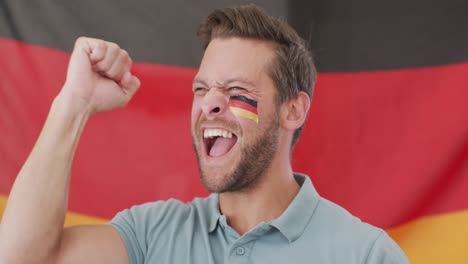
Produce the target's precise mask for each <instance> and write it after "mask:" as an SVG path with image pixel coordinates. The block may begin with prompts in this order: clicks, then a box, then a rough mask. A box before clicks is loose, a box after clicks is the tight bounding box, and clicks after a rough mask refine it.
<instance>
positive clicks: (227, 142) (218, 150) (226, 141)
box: [210, 137, 236, 157]
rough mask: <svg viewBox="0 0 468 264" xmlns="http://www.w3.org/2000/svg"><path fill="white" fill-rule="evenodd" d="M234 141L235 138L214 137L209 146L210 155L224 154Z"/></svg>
mask: <svg viewBox="0 0 468 264" xmlns="http://www.w3.org/2000/svg"><path fill="white" fill-rule="evenodd" d="M235 143H236V139H235V138H223V137H218V138H216V140H215V142H214V144H213V146H212V147H211V150H210V156H212V157H219V156H222V155H224V154H226V153H227V152H228V151H229V150H230V149H231V148H232V146H234V144H235Z"/></svg>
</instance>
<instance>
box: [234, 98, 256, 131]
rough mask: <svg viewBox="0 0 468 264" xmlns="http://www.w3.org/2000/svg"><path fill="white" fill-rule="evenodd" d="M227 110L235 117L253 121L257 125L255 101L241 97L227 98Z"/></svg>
mask: <svg viewBox="0 0 468 264" xmlns="http://www.w3.org/2000/svg"><path fill="white" fill-rule="evenodd" d="M229 110H230V111H231V113H233V114H234V115H236V116H241V117H244V118H248V119H251V120H253V121H254V122H255V123H257V124H258V113H257V101H255V100H253V99H250V98H247V97H245V96H242V95H233V96H231V97H229Z"/></svg>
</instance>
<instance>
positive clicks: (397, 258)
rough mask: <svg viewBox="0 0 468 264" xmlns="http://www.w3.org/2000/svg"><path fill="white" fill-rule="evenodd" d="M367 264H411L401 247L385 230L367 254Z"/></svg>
mask: <svg viewBox="0 0 468 264" xmlns="http://www.w3.org/2000/svg"><path fill="white" fill-rule="evenodd" d="M365 263H366V264H409V261H408V258H407V257H406V255H405V253H404V252H403V251H402V250H401V248H400V247H399V246H398V245H397V243H395V241H393V239H391V238H390V237H389V236H388V235H387V233H385V231H382V232H381V234H380V235H379V236H378V237H377V239H376V240H375V242H374V244H373V246H372V247H371V249H370V252H369V255H368V256H367V260H366V262H365Z"/></svg>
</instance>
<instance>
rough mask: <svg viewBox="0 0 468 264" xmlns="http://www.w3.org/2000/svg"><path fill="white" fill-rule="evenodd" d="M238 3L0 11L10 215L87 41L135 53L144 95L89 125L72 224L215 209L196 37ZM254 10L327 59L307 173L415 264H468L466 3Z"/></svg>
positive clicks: (292, 4)
mask: <svg viewBox="0 0 468 264" xmlns="http://www.w3.org/2000/svg"><path fill="white" fill-rule="evenodd" d="M238 3H244V1H229V0H224V1H216V0H211V1H181V0H177V1H156V0H155V1H124V0H100V1H94V0H81V1H72V0H67V1H64V0H62V1H52V0H43V1H27V0H0V215H1V211H2V209H3V208H4V206H5V203H6V199H7V198H8V193H9V191H10V188H11V186H12V183H13V181H14V179H15V176H16V174H17V173H18V171H19V169H20V167H21V165H22V163H23V162H24V161H25V159H26V157H27V155H28V153H29V152H30V150H31V148H32V146H33V145H34V142H35V140H36V138H37V136H38V134H39V131H40V130H41V127H42V124H43V122H44V121H45V118H46V115H47V112H48V110H49V106H50V104H51V102H52V100H53V98H54V96H55V95H56V94H57V93H58V91H59V90H60V88H61V86H62V84H63V82H64V78H65V72H66V67H67V62H68V59H69V56H70V51H71V49H72V47H73V43H74V40H75V39H76V38H77V37H78V36H81V35H84V36H90V37H98V38H103V39H106V40H110V41H114V42H117V43H118V44H120V45H121V46H122V47H123V48H125V49H127V50H128V51H129V53H130V54H131V55H132V56H133V58H134V60H135V61H136V63H135V68H134V72H135V74H136V75H138V76H139V77H140V79H141V81H142V87H141V90H140V91H139V92H138V93H137V95H136V96H135V98H134V99H133V101H132V102H131V103H130V104H129V106H128V107H127V108H126V109H121V110H117V111H112V112H109V113H103V114H99V115H96V116H95V117H93V119H92V120H91V121H90V123H89V124H88V126H87V127H86V129H85V132H84V135H83V137H82V140H81V143H80V145H79V148H78V153H77V156H76V159H75V165H74V167H73V176H72V183H71V193H70V207H69V210H70V213H69V215H68V216H69V217H68V218H67V223H66V224H67V225H73V224H83V223H96V222H100V223H102V222H104V221H106V220H108V219H110V218H111V217H112V216H113V215H114V214H115V213H116V212H118V211H119V210H121V209H123V208H127V207H129V206H131V205H133V204H138V203H142V202H145V201H151V200H157V199H167V198H170V197H175V198H178V199H181V200H184V201H189V200H191V199H192V197H194V196H205V195H207V192H206V191H205V190H204V188H203V187H202V185H201V183H200V181H199V176H198V170H197V164H196V158H195V155H194V153H193V150H192V146H191V141H190V132H189V131H190V130H189V128H190V109H191V100H192V93H191V81H192V78H193V76H194V75H195V73H196V67H197V66H198V63H199V60H200V58H201V55H202V49H201V45H200V44H199V42H198V40H197V39H196V35H195V32H196V29H197V27H198V23H199V21H200V20H201V19H202V18H203V17H204V16H205V15H206V14H207V13H208V12H209V11H210V10H211V9H213V8H218V7H225V6H230V5H233V4H238ZM256 3H257V4H259V5H261V6H263V7H264V8H265V9H266V10H268V11H269V12H270V13H272V14H274V15H276V16H281V17H283V18H284V19H286V20H288V21H289V22H290V23H291V24H292V25H293V26H294V27H295V28H296V29H297V30H298V32H299V33H300V34H301V35H303V37H304V38H305V39H306V40H308V42H309V43H310V47H311V49H312V51H313V52H314V54H315V55H316V58H317V64H318V67H319V71H320V73H319V77H318V83H317V86H316V91H315V94H314V98H313V103H312V109H311V114H310V118H309V120H308V122H307V125H306V128H305V131H304V134H303V136H302V138H301V139H300V140H299V143H298V145H297V147H296V149H295V151H294V155H293V163H294V167H295V169H296V171H300V172H304V173H307V174H308V175H310V176H311V178H312V180H313V182H314V184H315V185H316V187H317V189H318V190H319V192H320V193H321V194H322V196H324V197H327V198H329V199H330V200H332V201H334V202H336V203H338V204H340V205H342V206H344V207H345V208H347V209H348V210H349V211H350V212H352V213H353V214H355V215H357V216H359V217H360V218H361V219H363V220H364V221H367V222H370V223H372V224H373V225H376V226H379V227H382V228H384V229H386V230H388V231H389V233H390V235H391V236H392V237H393V238H394V239H395V240H396V241H397V242H398V243H399V244H400V245H401V247H402V248H403V250H404V251H405V252H406V254H407V255H408V257H409V258H410V260H411V262H412V263H421V264H422V263H425V264H428V263H434V264H435V263H460V264H461V263H464V264H466V263H468V2H466V0H459V1H450V0H438V1H437V0H407V1H402V0H393V1H390V0H386V1H375V0H373V1H371V0H358V1H350V0H316V1H285V0H279V1H267V0H263V1H256Z"/></svg>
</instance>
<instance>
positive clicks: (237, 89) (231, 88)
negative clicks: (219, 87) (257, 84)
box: [228, 86, 247, 91]
mask: <svg viewBox="0 0 468 264" xmlns="http://www.w3.org/2000/svg"><path fill="white" fill-rule="evenodd" d="M228 91H247V89H245V88H242V87H239V86H232V87H229V88H228Z"/></svg>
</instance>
